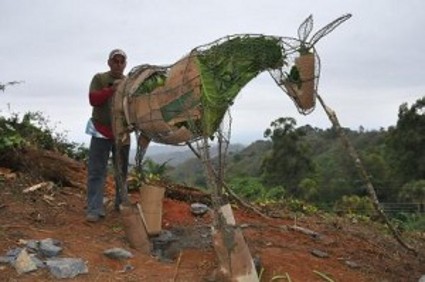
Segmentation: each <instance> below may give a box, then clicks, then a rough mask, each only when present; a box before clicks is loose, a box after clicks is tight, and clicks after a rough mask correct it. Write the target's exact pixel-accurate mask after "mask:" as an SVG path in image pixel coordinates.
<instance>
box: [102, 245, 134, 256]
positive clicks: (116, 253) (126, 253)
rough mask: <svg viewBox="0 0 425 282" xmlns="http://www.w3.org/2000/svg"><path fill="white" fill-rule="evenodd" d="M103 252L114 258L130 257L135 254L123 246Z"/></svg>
mask: <svg viewBox="0 0 425 282" xmlns="http://www.w3.org/2000/svg"><path fill="white" fill-rule="evenodd" d="M103 254H104V255H105V256H107V257H109V258H112V259H128V258H132V257H133V254H132V253H131V252H129V251H127V250H124V249H122V248H112V249H108V250H106V251H104V252H103Z"/></svg>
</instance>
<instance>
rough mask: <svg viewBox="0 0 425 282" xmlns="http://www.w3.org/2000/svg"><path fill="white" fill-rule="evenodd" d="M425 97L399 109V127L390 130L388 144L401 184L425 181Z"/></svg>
mask: <svg viewBox="0 0 425 282" xmlns="http://www.w3.org/2000/svg"><path fill="white" fill-rule="evenodd" d="M424 113H425V97H423V98H422V99H418V100H417V101H416V102H415V103H414V104H413V105H412V106H411V107H410V108H409V107H408V105H407V104H406V103H404V104H402V105H401V106H400V108H399V113H398V121H397V125H396V126H395V127H393V128H390V130H389V136H388V139H387V144H388V147H389V149H390V154H391V161H392V164H393V167H394V168H396V170H397V171H398V177H399V178H400V184H403V183H406V182H410V181H412V180H419V179H425V146H424V144H425V115H424Z"/></svg>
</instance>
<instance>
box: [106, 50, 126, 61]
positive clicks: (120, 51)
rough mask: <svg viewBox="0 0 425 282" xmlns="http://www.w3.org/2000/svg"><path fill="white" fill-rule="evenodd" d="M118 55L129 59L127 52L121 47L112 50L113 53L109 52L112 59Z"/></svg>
mask: <svg viewBox="0 0 425 282" xmlns="http://www.w3.org/2000/svg"><path fill="white" fill-rule="evenodd" d="M116 55H121V56H123V57H124V59H127V54H126V53H125V52H124V51H123V50H121V49H114V50H112V51H111V53H109V59H112V58H113V57H115V56H116Z"/></svg>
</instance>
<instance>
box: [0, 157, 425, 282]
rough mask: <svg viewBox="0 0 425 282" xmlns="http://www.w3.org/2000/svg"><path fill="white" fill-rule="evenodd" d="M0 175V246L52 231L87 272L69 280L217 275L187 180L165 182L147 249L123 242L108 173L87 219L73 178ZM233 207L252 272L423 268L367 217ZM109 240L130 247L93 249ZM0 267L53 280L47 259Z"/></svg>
mask: <svg viewBox="0 0 425 282" xmlns="http://www.w3.org/2000/svg"><path fill="white" fill-rule="evenodd" d="M84 169H85V168H84V166H83V165H82V166H81V167H80V170H81V171H78V172H77V173H76V177H77V179H75V180H74V181H75V183H81V182H83V180H82V179H81V176H82V175H85V172H84ZM0 176H1V177H0V195H1V198H0V222H1V225H0V256H3V255H5V254H6V252H7V251H8V250H11V249H13V248H16V247H19V246H21V247H22V245H21V244H20V240H29V239H34V240H42V239H46V238H53V239H56V240H59V241H60V242H61V244H62V247H63V251H62V253H61V255H60V256H61V257H72V258H82V259H83V260H84V261H86V262H87V267H88V273H87V274H81V275H78V276H76V277H75V278H73V279H72V280H73V281H217V280H214V275H213V274H214V270H215V269H216V267H217V261H216V255H215V252H214V249H213V248H212V245H211V238H210V232H209V231H210V226H211V224H212V217H211V215H210V214H208V213H207V214H206V215H203V216H195V215H193V214H192V213H191V212H190V204H191V202H194V201H202V200H203V199H206V198H207V197H205V195H203V194H202V193H200V192H196V190H193V189H191V188H187V187H183V186H178V185H166V188H167V192H166V198H165V199H164V203H163V220H162V225H163V226H162V227H163V230H165V231H168V232H170V233H171V234H172V235H173V236H174V240H173V242H172V243H170V244H169V245H168V246H167V247H166V248H164V249H162V250H161V255H160V256H159V255H158V254H156V256H153V255H146V254H142V253H140V252H138V251H135V250H132V249H131V248H129V246H128V242H127V239H126V237H125V234H124V230H123V226H122V221H121V218H120V214H119V213H118V212H116V211H114V209H113V203H112V200H113V194H112V191H113V187H112V181H108V186H109V187H108V188H109V189H108V191H110V193H109V194H108V198H109V200H110V201H109V202H108V203H106V206H107V215H106V217H105V218H104V219H102V220H101V221H100V222H97V223H88V222H86V221H85V219H84V215H85V213H84V207H85V191H84V189H81V187H80V188H76V187H70V186H62V187H58V185H54V186H53V187H52V186H51V185H44V186H43V185H41V187H40V188H38V189H35V190H33V191H27V192H24V191H26V190H25V189H27V188H29V187H33V186H34V185H36V184H38V183H40V182H44V181H49V179H45V178H43V179H42V177H40V175H34V174H31V173H29V172H28V171H27V172H25V173H24V172H19V171H12V170H10V169H8V168H2V169H1V170H0ZM68 178H69V176H68ZM69 183H72V181H69ZM186 195H189V196H186ZM131 200H132V201H134V202H136V201H138V193H132V194H131ZM234 213H235V218H236V221H237V223H238V224H239V226H240V227H241V228H242V230H243V234H244V236H245V239H246V241H247V244H248V246H249V248H250V251H251V254H252V256H253V257H254V258H255V261H256V263H257V266H259V270H260V273H261V281H271V280H272V279H273V281H288V280H289V279H290V280H291V281H356V282H358V281H418V280H419V278H420V277H421V276H422V275H425V261H424V257H423V256H415V255H413V254H412V253H409V252H408V251H406V250H405V249H404V248H403V247H401V246H400V245H399V244H398V243H397V242H396V241H395V240H394V238H392V237H391V236H390V235H388V233H387V232H386V229H385V227H384V226H382V225H380V224H377V223H373V222H356V221H354V220H350V219H348V218H341V217H335V216H330V215H325V214H323V215H322V214H317V215H315V216H302V217H298V218H297V220H296V225H295V221H294V219H293V218H292V217H291V216H290V215H288V214H287V213H284V212H282V211H279V210H275V211H274V214H275V215H276V214H277V215H279V217H278V218H264V217H261V216H259V215H257V214H255V213H253V212H252V211H249V210H246V209H242V208H240V207H239V208H238V207H237V206H234ZM404 238H405V239H406V240H408V242H409V244H411V245H413V246H415V248H416V249H418V250H421V249H422V250H423V249H424V247H425V234H407V233H406V234H404ZM114 247H119V248H124V249H127V250H129V251H131V252H132V253H133V255H134V257H133V258H130V259H122V260H114V259H111V258H108V257H106V256H105V255H104V254H103V252H104V251H105V250H107V249H110V248H114ZM0 277H1V280H2V281H55V280H56V278H54V277H53V276H52V275H51V273H50V272H49V271H48V270H47V269H38V270H37V271H33V272H29V273H26V274H21V275H18V274H17V272H16V270H15V269H14V268H13V267H12V266H10V265H9V264H1V263H0ZM279 277H280V278H279ZM330 279H331V280H330Z"/></svg>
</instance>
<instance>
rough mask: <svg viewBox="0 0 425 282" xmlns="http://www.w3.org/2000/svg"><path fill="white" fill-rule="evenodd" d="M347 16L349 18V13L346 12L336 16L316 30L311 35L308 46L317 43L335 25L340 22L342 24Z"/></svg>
mask: <svg viewBox="0 0 425 282" xmlns="http://www.w3.org/2000/svg"><path fill="white" fill-rule="evenodd" d="M349 18H351V14H346V15H344V16H341V17H339V18H337V19H336V20H334V21H333V22H331V23H329V24H327V25H326V26H325V27H323V28H322V29H320V30H319V31H318V32H316V33H315V34H314V35H313V37H312V38H311V41H310V42H309V46H310V47H313V46H314V44H316V43H317V41H319V40H320V39H321V38H322V37H324V36H325V35H327V34H328V33H329V32H331V31H333V30H334V29H335V28H336V27H337V26H339V25H340V24H342V23H343V22H345V21H346V20H348V19H349Z"/></svg>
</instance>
